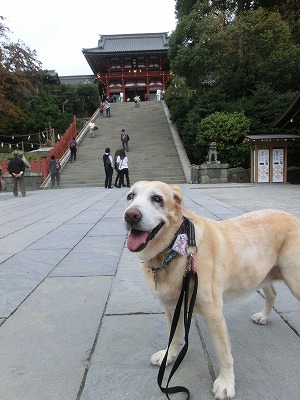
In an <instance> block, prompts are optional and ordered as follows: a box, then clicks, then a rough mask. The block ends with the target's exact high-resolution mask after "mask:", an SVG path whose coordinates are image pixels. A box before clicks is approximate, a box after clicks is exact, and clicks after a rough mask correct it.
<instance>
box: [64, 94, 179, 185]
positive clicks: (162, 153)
mask: <svg viewBox="0 0 300 400" xmlns="http://www.w3.org/2000/svg"><path fill="white" fill-rule="evenodd" d="M95 123H96V125H97V127H98V128H99V129H98V130H97V131H95V137H94V138H91V137H90V134H89V131H87V134H86V135H85V137H84V138H83V140H82V141H81V143H80V145H79V150H78V153H77V160H76V162H73V163H70V162H68V163H67V164H66V165H65V167H64V168H63V170H62V172H61V187H62V188H66V187H92V186H104V179H105V174H104V167H103V161H102V156H103V154H104V150H105V148H106V147H109V148H110V149H111V154H112V155H113V156H114V153H115V151H116V150H117V149H120V148H122V144H121V140H120V134H121V129H122V128H124V129H125V130H126V132H127V133H128V134H129V136H130V141H129V151H128V152H127V154H126V155H127V156H128V159H129V176H130V183H131V184H133V183H134V182H137V181H139V180H161V181H164V182H166V183H170V184H175V183H186V178H185V174H184V170H183V167H182V164H181V162H180V158H179V156H178V153H177V150H176V147H175V144H174V140H173V137H172V133H171V130H170V126H169V124H168V120H167V117H166V114H165V112H164V108H163V105H162V102H156V101H153V102H142V103H141V105H140V107H138V108H135V107H134V104H133V103H112V108H111V118H107V117H106V116H104V117H103V118H100V117H99V116H98V117H97V118H96V120H95ZM115 177H116V172H115V171H114V175H113V182H114V180H115Z"/></svg>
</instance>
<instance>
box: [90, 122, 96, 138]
mask: <svg viewBox="0 0 300 400" xmlns="http://www.w3.org/2000/svg"><path fill="white" fill-rule="evenodd" d="M89 128H90V134H91V137H92V138H94V137H95V131H96V130H97V129H98V126H96V124H95V122H92V121H91V122H90V123H89Z"/></svg>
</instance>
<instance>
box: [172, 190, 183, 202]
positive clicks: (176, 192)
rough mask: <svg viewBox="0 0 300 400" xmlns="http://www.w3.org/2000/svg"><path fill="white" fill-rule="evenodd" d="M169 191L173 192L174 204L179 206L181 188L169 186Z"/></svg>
mask: <svg viewBox="0 0 300 400" xmlns="http://www.w3.org/2000/svg"><path fill="white" fill-rule="evenodd" d="M171 189H172V191H173V198H174V202H175V203H176V204H179V205H181V203H182V191H181V188H180V187H179V186H171Z"/></svg>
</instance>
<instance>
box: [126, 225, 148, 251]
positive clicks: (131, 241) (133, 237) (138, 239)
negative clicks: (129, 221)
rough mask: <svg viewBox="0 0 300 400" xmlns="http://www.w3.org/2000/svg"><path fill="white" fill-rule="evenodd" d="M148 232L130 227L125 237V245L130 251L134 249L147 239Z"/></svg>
mask: <svg viewBox="0 0 300 400" xmlns="http://www.w3.org/2000/svg"><path fill="white" fill-rule="evenodd" d="M147 236H148V232H143V231H138V230H136V229H131V231H130V233H129V235H128V238H127V247H128V249H129V250H130V251H135V250H136V249H137V248H139V247H140V246H141V245H142V244H144V243H146V241H147Z"/></svg>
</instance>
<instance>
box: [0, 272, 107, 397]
mask: <svg viewBox="0 0 300 400" xmlns="http://www.w3.org/2000/svg"><path fill="white" fill-rule="evenodd" d="M111 282H112V279H111V278H110V277H89V278H48V279H46V281H45V282H43V283H42V284H41V285H40V286H39V287H38V288H37V289H36V290H35V292H34V293H33V294H32V295H31V296H30V297H29V298H28V299H26V300H25V302H24V303H23V304H22V306H21V307H20V308H19V309H18V311H17V312H16V313H15V314H14V315H13V316H11V317H10V318H9V320H7V321H6V322H5V323H4V324H3V325H2V326H1V328H0V343H1V345H0V359H1V363H0V387H1V391H0V398H1V399H3V400H16V399H18V400H19V399H20V400H41V399H44V400H54V399H55V400H56V399H63V400H74V399H75V398H76V395H77V392H78V389H79V386H80V384H81V380H82V378H83V374H84V371H85V367H86V365H87V363H88V358H89V354H90V351H91V349H92V347H93V343H94V340H95V337H96V335H97V330H98V328H99V324H100V321H101V315H102V313H103V311H104V307H105V303H106V301H107V296H108V293H109V290H110V286H111Z"/></svg>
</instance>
